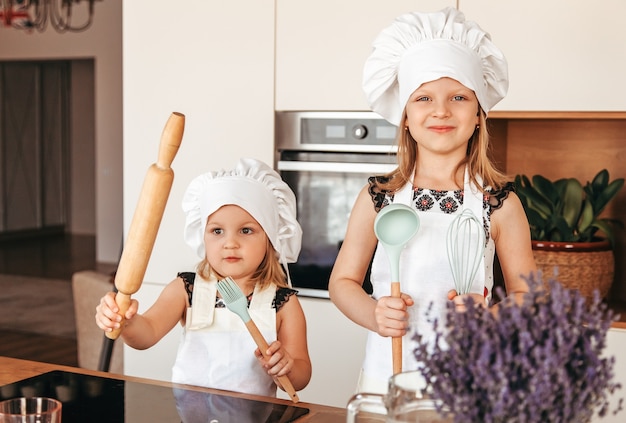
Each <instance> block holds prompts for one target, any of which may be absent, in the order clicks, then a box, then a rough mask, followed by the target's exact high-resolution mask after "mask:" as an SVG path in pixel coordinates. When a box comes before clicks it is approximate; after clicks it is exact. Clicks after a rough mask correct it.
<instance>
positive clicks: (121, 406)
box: [0, 370, 309, 423]
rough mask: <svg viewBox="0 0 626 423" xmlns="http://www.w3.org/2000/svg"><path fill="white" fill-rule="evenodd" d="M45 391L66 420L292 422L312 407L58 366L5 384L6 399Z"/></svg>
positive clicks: (0, 389)
mask: <svg viewBox="0 0 626 423" xmlns="http://www.w3.org/2000/svg"><path fill="white" fill-rule="evenodd" d="M20 396H27V397H30V396H45V397H52V398H56V399H58V400H60V401H61V402H63V415H62V420H63V423H78V422H80V423H86V422H88V423H100V422H102V423H105V422H106V423H118V422H119V423H122V422H125V423H131V422H132V423H143V422H154V423H161V422H164V423H165V422H174V423H179V422H182V423H288V422H293V421H296V420H297V419H298V418H299V417H301V416H303V415H305V414H307V413H308V412H309V409H308V408H303V407H298V406H295V405H284V404H272V403H266V402H262V401H254V400H250V399H245V398H233V397H231V396H226V395H220V394H215V393H206V392H197V391H192V390H188V389H181V388H171V387H164V386H157V385H151V384H146V383H140V382H131V381H124V380H118V379H112V378H106V377H98V376H89V375H82V374H79V373H72V372H65V371H60V370H55V371H52V372H48V373H44V374H41V375H38V376H34V377H31V378H28V379H24V380H21V381H19V382H14V383H11V384H8V385H4V386H0V399H2V400H4V399H9V398H14V397H20Z"/></svg>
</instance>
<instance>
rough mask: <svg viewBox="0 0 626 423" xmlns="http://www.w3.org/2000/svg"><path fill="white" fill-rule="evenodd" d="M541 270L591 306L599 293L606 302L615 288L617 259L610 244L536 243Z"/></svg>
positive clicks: (533, 243) (534, 246)
mask: <svg viewBox="0 0 626 423" xmlns="http://www.w3.org/2000/svg"><path fill="white" fill-rule="evenodd" d="M532 248H533V255H534V257H535V262H536V263H537V268H538V269H539V270H540V271H541V272H542V274H543V277H544V279H546V280H547V279H551V278H553V279H556V280H557V281H559V282H560V283H561V284H562V285H563V286H565V287H566V288H569V289H577V290H579V291H580V293H581V294H582V295H583V296H584V297H585V298H586V299H587V301H588V302H589V301H590V299H592V298H593V292H594V291H595V290H596V289H597V290H598V291H599V293H600V297H601V298H605V297H606V296H607V294H608V293H609V290H610V289H611V285H612V284H613V276H614V274H615V258H614V256H613V249H612V248H611V244H610V243H609V241H598V242H553V241H532Z"/></svg>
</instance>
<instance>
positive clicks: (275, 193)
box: [182, 158, 302, 264]
mask: <svg viewBox="0 0 626 423" xmlns="http://www.w3.org/2000/svg"><path fill="white" fill-rule="evenodd" d="M228 204H233V205H237V206H239V207H241V208H243V209H244V210H246V211H247V212H248V213H250V215H251V216H252V217H254V218H255V219H256V221H257V222H259V224H260V225H261V227H262V228H263V230H264V231H265V233H266V234H267V236H268V238H269V240H270V242H271V243H272V245H273V246H274V248H275V249H276V251H277V252H278V255H279V260H280V262H281V263H283V264H284V263H293V262H295V261H296V260H297V259H298V254H299V253H300V245H301V242H302V229H301V228H300V224H299V223H298V221H297V220H296V196H295V195H294V193H293V191H292V190H291V189H290V188H289V186H288V185H287V184H286V183H285V182H284V181H283V180H282V179H281V177H280V175H279V174H278V173H276V172H275V171H274V170H273V169H272V168H271V167H269V166H268V165H267V164H265V163H263V162H262V161H259V160H256V159H246V158H243V159H240V160H239V162H238V163H237V167H235V169H233V170H228V171H226V170H221V171H217V172H208V173H204V174H202V175H200V176H198V177H196V178H195V179H193V180H192V181H191V183H190V184H189V187H188V188H187V191H186V192H185V195H184V197H183V202H182V207H183V211H184V212H185V215H186V221H185V231H184V238H185V242H186V243H187V245H189V246H190V247H191V248H192V249H193V250H194V251H195V252H196V254H198V256H199V257H200V258H204V257H205V249H204V231H205V229H206V224H207V218H208V217H209V216H210V215H211V214H212V213H213V212H215V211H216V210H217V209H219V208H220V207H222V206H225V205H228Z"/></svg>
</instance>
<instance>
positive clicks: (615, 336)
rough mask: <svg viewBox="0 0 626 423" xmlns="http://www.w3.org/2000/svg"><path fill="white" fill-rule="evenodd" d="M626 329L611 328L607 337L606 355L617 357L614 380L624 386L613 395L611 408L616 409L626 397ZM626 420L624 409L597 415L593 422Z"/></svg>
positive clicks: (605, 422)
mask: <svg viewBox="0 0 626 423" xmlns="http://www.w3.org/2000/svg"><path fill="white" fill-rule="evenodd" d="M624 351H626V329H623V328H611V329H609V332H608V334H607V338H606V350H605V355H606V356H607V357H610V356H614V357H615V367H613V371H614V373H615V376H614V381H615V382H619V383H621V384H622V388H621V389H619V390H617V391H616V392H615V393H614V394H613V395H612V396H611V401H610V404H611V406H610V408H609V410H611V411H612V410H615V409H616V407H617V404H618V402H619V399H620V398H626V392H625V391H626V356H624ZM624 421H626V411H624V410H622V411H620V412H619V413H617V414H612V413H609V415H607V416H605V417H604V418H600V417H598V416H595V417H594V418H593V419H592V423H596V422H597V423H623V422H624Z"/></svg>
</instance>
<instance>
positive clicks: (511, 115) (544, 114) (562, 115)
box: [489, 110, 626, 119]
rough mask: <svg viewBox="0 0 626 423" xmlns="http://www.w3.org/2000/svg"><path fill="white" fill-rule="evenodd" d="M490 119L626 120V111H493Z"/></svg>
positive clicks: (490, 113)
mask: <svg viewBox="0 0 626 423" xmlns="http://www.w3.org/2000/svg"><path fill="white" fill-rule="evenodd" d="M489 119H626V111H604V112H598V111H588V112H584V111H582V112H581V111H576V112H567V111H533V112H527V111H517V112H516V111H496V110H494V111H491V112H489Z"/></svg>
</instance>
